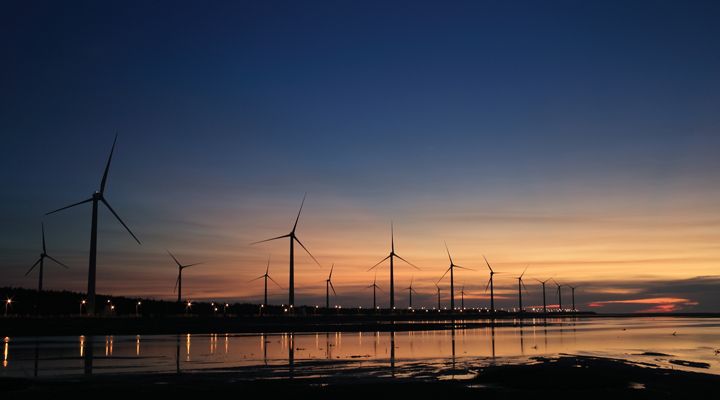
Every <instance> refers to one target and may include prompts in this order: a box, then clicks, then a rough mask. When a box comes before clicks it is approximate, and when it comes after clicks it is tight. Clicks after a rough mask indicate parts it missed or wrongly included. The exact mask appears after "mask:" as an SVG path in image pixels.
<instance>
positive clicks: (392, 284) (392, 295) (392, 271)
mask: <svg viewBox="0 0 720 400" xmlns="http://www.w3.org/2000/svg"><path fill="white" fill-rule="evenodd" d="M395 257H397V258H399V259H401V260H403V261H405V262H406V263H408V264H409V265H410V266H412V267H413V268H415V269H417V270H418V271H420V268H418V267H417V266H415V265H414V264H413V263H411V262H410V261H408V260H406V259H404V258H402V257H400V256H399V255H397V253H395V234H394V231H393V224H392V222H391V223H390V254H389V255H388V256H387V257H385V258H383V259H382V260H380V261H379V262H378V263H377V264H375V265H373V266H372V267H370V269H368V271H371V270H372V269H373V268H375V267H377V266H378V265H380V264H382V263H383V262H385V260H387V259H388V258H389V259H390V309H391V310H394V309H395V267H394V265H395V264H394V263H393V259H394V258H395Z"/></svg>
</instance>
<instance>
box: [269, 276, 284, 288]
mask: <svg viewBox="0 0 720 400" xmlns="http://www.w3.org/2000/svg"><path fill="white" fill-rule="evenodd" d="M267 277H268V279H270V280H271V281H272V282H273V283H274V284H276V285H277V287H279V288H280V289H284V288H283V287H282V286H280V284H279V283H277V282H275V279H273V278H272V277H270V275H268V276H267Z"/></svg>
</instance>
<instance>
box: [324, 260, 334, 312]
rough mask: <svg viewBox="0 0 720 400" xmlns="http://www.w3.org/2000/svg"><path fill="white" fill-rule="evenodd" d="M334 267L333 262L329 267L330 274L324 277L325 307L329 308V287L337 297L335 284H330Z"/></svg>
mask: <svg viewBox="0 0 720 400" xmlns="http://www.w3.org/2000/svg"><path fill="white" fill-rule="evenodd" d="M334 268H335V264H333V265H332V266H331V267H330V275H328V278H327V279H325V308H330V289H332V292H333V294H334V295H335V296H336V297H337V292H335V286H333V284H332V273H333V269H334Z"/></svg>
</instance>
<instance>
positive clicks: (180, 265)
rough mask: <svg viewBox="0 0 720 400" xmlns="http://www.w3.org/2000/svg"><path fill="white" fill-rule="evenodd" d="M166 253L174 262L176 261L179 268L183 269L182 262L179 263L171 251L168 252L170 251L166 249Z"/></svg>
mask: <svg viewBox="0 0 720 400" xmlns="http://www.w3.org/2000/svg"><path fill="white" fill-rule="evenodd" d="M165 251H167V253H168V254H170V257H172V259H173V260H175V264H177V266H178V267H180V268H182V264H180V261H178V259H177V258H175V256H174V255H173V253H171V252H170V250H168V249H165Z"/></svg>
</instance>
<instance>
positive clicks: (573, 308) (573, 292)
mask: <svg viewBox="0 0 720 400" xmlns="http://www.w3.org/2000/svg"><path fill="white" fill-rule="evenodd" d="M568 286H569V287H570V290H572V310H573V311H577V310H576V309H575V289H577V288H579V287H580V286H570V285H568Z"/></svg>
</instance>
